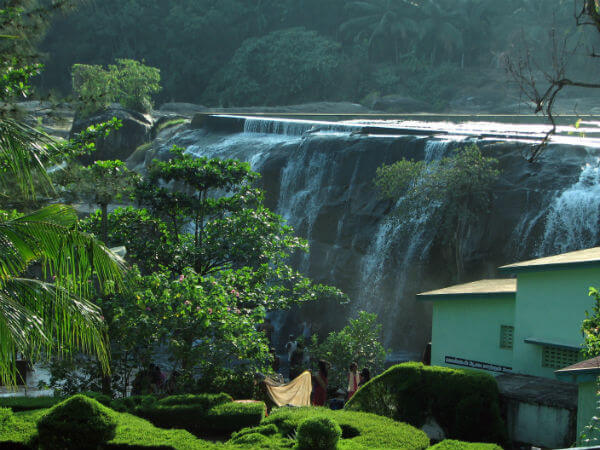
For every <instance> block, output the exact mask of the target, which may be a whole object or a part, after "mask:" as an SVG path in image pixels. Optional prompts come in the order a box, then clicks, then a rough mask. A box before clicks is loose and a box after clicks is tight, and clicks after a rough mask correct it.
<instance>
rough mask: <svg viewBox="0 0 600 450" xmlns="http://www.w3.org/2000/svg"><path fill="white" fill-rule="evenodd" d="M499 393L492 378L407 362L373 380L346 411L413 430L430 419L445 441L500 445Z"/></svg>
mask: <svg viewBox="0 0 600 450" xmlns="http://www.w3.org/2000/svg"><path fill="white" fill-rule="evenodd" d="M498 395H499V394H498V386H497V384H496V380H494V378H493V377H492V376H491V375H489V374H487V373H483V372H475V371H468V370H455V369H448V368H445V367H428V366H424V365H423V364H417V363H406V364H400V365H397V366H393V367H391V368H389V369H388V370H386V371H385V372H384V373H382V374H381V375H379V376H377V377H375V378H373V379H372V380H371V381H370V382H369V383H367V384H366V385H364V386H363V387H362V388H361V389H359V391H358V392H357V393H356V394H354V396H353V397H352V398H351V399H350V401H349V402H348V403H347V404H346V408H347V409H350V410H355V411H367V412H372V413H375V414H380V415H382V416H387V417H392V418H393V419H395V420H399V421H402V422H407V423H409V424H411V425H414V426H416V427H421V426H423V424H425V422H426V420H427V418H428V417H430V416H432V417H434V418H435V420H436V421H437V422H438V423H439V424H440V426H441V427H442V428H443V429H444V431H445V433H446V436H448V437H449V438H452V439H464V440H466V441H471V442H495V443H498V444H501V445H504V444H505V443H506V442H507V432H506V428H505V425H504V423H503V421H502V418H501V417H500V406H499V399H498Z"/></svg>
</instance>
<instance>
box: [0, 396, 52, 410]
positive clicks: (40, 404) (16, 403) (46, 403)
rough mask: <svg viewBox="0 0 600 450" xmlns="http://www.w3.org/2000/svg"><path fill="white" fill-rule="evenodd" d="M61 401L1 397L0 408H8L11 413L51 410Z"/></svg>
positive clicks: (42, 398)
mask: <svg viewBox="0 0 600 450" xmlns="http://www.w3.org/2000/svg"><path fill="white" fill-rule="evenodd" d="M62 400H64V399H62V398H60V397H2V398H0V407H2V408H10V409H12V410H13V412H20V411H33V410H36V409H46V408H51V407H52V406H54V405H56V404H57V403H59V402H61V401H62Z"/></svg>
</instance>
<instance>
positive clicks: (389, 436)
mask: <svg viewBox="0 0 600 450" xmlns="http://www.w3.org/2000/svg"><path fill="white" fill-rule="evenodd" d="M315 416H317V417H327V418H329V419H331V420H333V421H335V422H336V423H337V424H339V426H340V428H341V430H342V440H341V448H347V449H370V448H381V449H383V448H395V449H400V448H402V449H424V448H427V447H429V439H428V438H427V435H426V434H425V433H424V432H422V431H421V430H417V429H416V428H414V427H412V426H410V425H407V424H404V423H398V422H394V421H393V420H391V419H388V418H386V417H381V416H376V415H375V414H368V413H363V412H356V411H346V410H342V411H332V410H330V409H325V408H279V409H277V410H274V411H272V412H271V414H270V415H269V417H267V418H266V419H264V420H263V421H262V425H270V424H274V425H275V426H276V427H277V430H278V431H279V434H280V436H281V437H286V436H290V435H294V433H296V432H297V430H298V427H299V426H300V424H301V423H302V422H303V421H304V420H305V419H307V418H310V417H315Z"/></svg>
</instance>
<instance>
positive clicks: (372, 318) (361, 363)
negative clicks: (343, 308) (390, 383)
mask: <svg viewBox="0 0 600 450" xmlns="http://www.w3.org/2000/svg"><path fill="white" fill-rule="evenodd" d="M381 338H382V327H381V324H379V323H378V322H377V315H376V314H369V313H367V312H365V311H361V312H360V313H359V314H358V317H357V318H356V319H350V321H349V323H348V325H346V326H345V327H344V328H343V329H341V330H340V331H334V332H331V333H329V335H328V336H327V337H326V338H325V340H324V341H323V342H321V343H319V341H318V336H317V335H316V334H314V335H313V336H312V341H311V345H310V354H311V355H312V357H313V359H315V360H319V359H324V360H325V361H328V362H329V363H330V364H331V370H330V373H329V379H328V381H329V384H330V385H332V386H339V387H341V388H342V389H345V388H346V386H347V381H348V368H349V367H350V364H351V363H352V362H356V363H357V364H358V367H359V370H362V368H364V367H366V368H368V369H369V370H370V371H371V373H377V372H379V371H380V370H381V369H382V368H383V363H384V362H385V355H386V350H385V349H384V347H383V345H382V344H381Z"/></svg>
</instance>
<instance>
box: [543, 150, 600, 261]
mask: <svg viewBox="0 0 600 450" xmlns="http://www.w3.org/2000/svg"><path fill="white" fill-rule="evenodd" d="M599 220H600V159H598V158H596V160H595V161H594V162H590V163H587V164H585V166H583V168H582V170H581V175H580V176H579V180H578V181H577V182H576V183H575V184H573V185H572V186H571V187H569V188H568V189H566V190H565V191H564V192H562V193H560V194H559V195H558V197H556V198H555V199H554V201H553V202H552V204H551V206H550V209H549V212H548V215H547V217H546V227H545V230H544V235H543V239H542V242H541V244H540V248H539V250H538V255H539V256H545V255H553V254H558V253H564V252H568V251H573V250H581V249H584V248H589V247H595V246H597V245H598V242H599V237H600V224H599Z"/></svg>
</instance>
